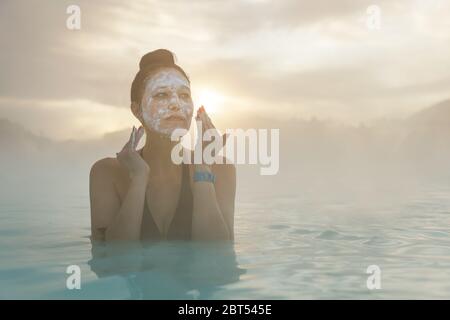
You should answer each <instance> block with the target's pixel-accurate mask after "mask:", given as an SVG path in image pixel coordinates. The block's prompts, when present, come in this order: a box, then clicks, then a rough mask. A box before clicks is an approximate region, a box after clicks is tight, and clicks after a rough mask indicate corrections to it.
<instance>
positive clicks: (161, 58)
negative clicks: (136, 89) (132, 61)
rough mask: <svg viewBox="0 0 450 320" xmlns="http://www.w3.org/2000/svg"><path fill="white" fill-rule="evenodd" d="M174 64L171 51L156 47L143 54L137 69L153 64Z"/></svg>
mask: <svg viewBox="0 0 450 320" xmlns="http://www.w3.org/2000/svg"><path fill="white" fill-rule="evenodd" d="M173 64H175V58H174V56H173V53H172V52H170V51H169V50H166V49H158V50H155V51H152V52H149V53H147V54H145V55H144V56H143V57H142V58H141V61H140V62H139V69H141V70H143V69H147V68H148V67H152V66H155V65H165V66H170V65H173Z"/></svg>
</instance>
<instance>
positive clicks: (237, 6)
mask: <svg viewBox="0 0 450 320" xmlns="http://www.w3.org/2000/svg"><path fill="white" fill-rule="evenodd" d="M71 4H77V5H79V7H80V8H81V30H69V29H68V28H67V27H66V19H67V18H68V16H69V15H68V14H67V13H66V8H67V6H69V5H71ZM370 5H377V6H378V7H379V8H380V10H381V21H380V22H381V24H380V29H379V30H374V29H370V28H368V27H367V19H368V17H369V15H368V13H367V8H368V7H369V6H370ZM0 39H1V43H2V50H1V51H0V69H1V71H0V117H4V118H8V119H10V120H12V121H15V122H18V123H20V124H23V125H24V126H26V127H27V128H28V129H29V130H30V131H32V132H35V133H41V134H43V135H46V136H51V137H53V138H55V139H67V138H75V139H78V138H89V137H94V136H98V135H100V134H102V133H104V132H108V131H113V130H119V129H123V128H126V127H128V126H131V125H133V124H136V121H135V120H134V119H133V118H132V115H131V112H130V111H129V91H130V84H131V81H132V79H133V77H134V75H135V73H136V71H137V67H138V62H139V59H140V57H141V56H142V55H143V54H144V53H146V52H148V51H151V50H155V49H158V48H167V49H169V50H172V51H173V52H174V53H175V54H176V55H177V58H178V63H179V64H180V65H181V66H182V67H183V68H184V69H185V70H186V72H187V73H188V74H189V75H190V78H191V82H192V91H193V95H194V103H195V104H196V105H197V106H199V104H200V103H204V104H205V107H206V109H207V110H208V108H209V110H210V111H211V112H212V114H213V116H214V117H215V118H216V119H217V118H220V119H222V120H223V119H230V120H231V119H233V118H235V117H238V116H240V115H245V116H246V117H249V119H248V121H249V123H251V116H252V115H259V116H261V115H262V116H267V117H278V118H305V119H309V118H310V117H312V116H315V117H318V118H328V119H336V120H338V121H343V122H347V123H358V122H360V121H363V122H370V121H371V120H373V119H377V118H380V117H381V118H383V117H404V116H407V115H409V114H411V113H413V112H415V111H417V110H419V109H421V108H424V107H427V106H430V105H432V104H434V103H436V102H438V101H440V100H443V99H447V98H450V90H449V88H450V1H446V0H399V1H392V0H389V1H387V0H379V1H374V0H371V1H366V0H360V1H350V0H340V1H333V0H315V1H299V0H284V1H270V0H241V1H219V0H198V1H195V0H189V1H185V0H170V1H167V0H165V1H151V0H146V1H132V2H131V1H130V2H126V1H115V0H111V1H46V0H39V1H17V0H11V1H9V0H2V1H1V2H0ZM213 120H214V118H213ZM230 125H232V122H231V121H230Z"/></svg>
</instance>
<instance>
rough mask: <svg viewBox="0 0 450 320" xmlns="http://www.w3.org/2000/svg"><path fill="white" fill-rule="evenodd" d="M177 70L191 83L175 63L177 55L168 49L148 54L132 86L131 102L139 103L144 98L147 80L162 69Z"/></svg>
mask: <svg viewBox="0 0 450 320" xmlns="http://www.w3.org/2000/svg"><path fill="white" fill-rule="evenodd" d="M164 67H169V68H175V69H177V70H178V71H180V72H181V74H183V75H184V76H185V77H186V79H187V80H188V81H189V77H188V75H187V74H186V72H184V70H183V69H182V68H181V67H180V66H178V65H177V64H176V63H175V55H174V54H173V53H172V52H170V51H169V50H167V49H158V50H154V51H151V52H149V53H146V54H145V55H144V56H143V57H142V58H141V61H140V62H139V71H138V73H137V74H136V76H135V77H134V80H133V83H132V84H131V101H133V102H139V101H140V99H141V97H142V86H143V84H144V82H145V79H146V78H147V77H148V76H150V75H152V73H154V72H155V71H157V70H158V69H160V68H164Z"/></svg>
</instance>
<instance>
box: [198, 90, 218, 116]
mask: <svg viewBox="0 0 450 320" xmlns="http://www.w3.org/2000/svg"><path fill="white" fill-rule="evenodd" d="M224 101H225V97H224V96H222V95H221V94H220V93H218V92H217V91H216V90H214V89H210V88H202V89H200V90H199V92H198V94H197V95H196V96H194V102H195V105H196V106H197V108H199V107H200V106H202V105H203V106H204V107H205V109H206V112H208V113H211V114H216V113H219V112H221V111H222V108H223V104H224Z"/></svg>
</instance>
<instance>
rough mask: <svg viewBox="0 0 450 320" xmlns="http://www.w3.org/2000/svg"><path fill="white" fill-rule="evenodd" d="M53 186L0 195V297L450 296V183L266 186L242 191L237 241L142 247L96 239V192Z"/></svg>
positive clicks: (268, 297)
mask: <svg viewBox="0 0 450 320" xmlns="http://www.w3.org/2000/svg"><path fill="white" fill-rule="evenodd" d="M46 194H49V192H48V190H43V191H42V193H41V194H39V193H33V195H31V196H30V197H27V201H19V200H20V199H19V200H18V199H9V198H8V199H2V201H0V243H1V247H0V298H3V299H11V298H19V299H28V298H40V299H50V298H57V299H163V298H170V299H183V298H186V299H331V298H338V299H346V298H356V299H374V298H379V299H391V298H403V299H410V298H413V299H417V298H450V272H449V270H450V189H449V188H448V186H444V187H443V188H441V189H439V188H432V189H431V190H424V191H423V192H422V193H420V194H418V195H414V197H412V198H410V199H405V201H403V200H402V201H395V202H392V203H389V202H388V201H384V202H378V203H371V204H364V205H357V204H355V203H354V202H352V201H343V200H342V201H341V200H340V201H334V200H333V199H332V200H328V201H325V200H320V201H319V202H313V201H311V200H310V199H312V198H313V197H312V196H310V195H307V194H302V196H301V197H300V196H298V195H295V194H293V195H288V194H286V195H283V196H278V197H276V198H271V197H269V196H264V195H262V194H260V193H258V194H255V195H254V196H251V195H248V196H246V197H241V199H240V200H238V202H237V205H236V219H235V242H234V243H221V244H220V243H209V244H207V243H196V242H192V243H191V242H155V243H145V244H142V245H134V246H133V245H121V246H117V245H113V246H112V245H103V244H92V243H91V240H90V238H89V235H90V221H89V220H90V218H89V205H88V203H89V198H88V195H87V194H84V195H80V194H77V193H73V195H67V194H65V195H64V196H61V197H60V198H54V197H48V198H46V197H45V195H46ZM0 197H1V194H0ZM70 265H77V266H79V267H80V269H81V289H80V290H68V289H67V287H66V280H67V278H68V276H69V275H68V274H67V273H66V269H67V267H68V266H70ZM369 265H378V266H379V267H380V269H381V289H380V290H369V289H368V288H367V286H366V280H367V276H368V275H367V274H366V269H367V267H368V266H369Z"/></svg>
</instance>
